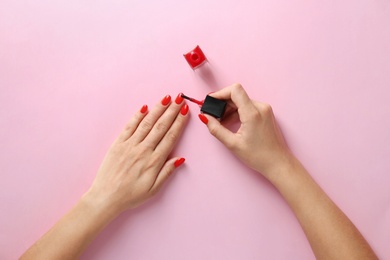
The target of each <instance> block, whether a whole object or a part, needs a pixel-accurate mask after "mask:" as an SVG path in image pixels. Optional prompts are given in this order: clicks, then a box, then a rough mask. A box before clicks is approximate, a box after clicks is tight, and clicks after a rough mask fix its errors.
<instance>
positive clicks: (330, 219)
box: [205, 84, 378, 259]
mask: <svg viewBox="0 0 390 260" xmlns="http://www.w3.org/2000/svg"><path fill="white" fill-rule="evenodd" d="M211 96H213V97H215V98H218V99H224V100H228V101H229V102H231V103H232V104H233V106H235V107H237V111H236V112H235V113H233V114H231V116H232V117H238V118H239V120H240V122H241V127H240V128H239V130H238V131H237V132H236V133H232V132H230V131H229V130H228V129H227V128H225V127H224V126H223V125H222V124H221V123H220V122H219V121H217V120H216V119H215V118H213V117H211V116H208V115H205V116H206V118H207V121H208V122H207V127H208V129H209V131H210V133H211V134H212V135H214V136H215V137H216V138H217V139H218V140H220V141H221V142H222V143H223V144H224V145H225V146H226V147H227V148H228V149H230V150H231V151H232V152H233V153H234V154H235V155H236V156H237V157H238V158H239V159H241V160H242V161H243V162H244V163H245V164H246V165H248V166H249V167H251V168H252V169H254V170H256V171H257V172H258V173H260V174H262V175H263V176H264V177H265V178H266V179H268V180H269V181H270V182H271V183H272V184H273V185H274V186H275V187H276V188H277V189H278V190H279V192H280V193H281V194H282V196H283V197H284V199H285V200H286V201H287V203H288V204H289V206H290V207H291V209H292V210H293V212H294V213H295V215H296V217H297V219H298V221H299V223H300V224H301V226H302V228H303V230H304V232H305V234H306V237H307V239H308V240H309V243H310V245H311V248H312V250H313V252H314V255H315V256H316V258H317V259H378V257H377V256H376V255H375V253H374V252H373V250H372V249H371V247H370V246H369V244H368V243H367V242H366V241H365V239H364V238H363V236H362V235H361V234H360V232H359V231H358V230H357V228H356V227H355V226H354V225H353V223H352V222H351V221H350V220H349V219H348V217H347V216H346V215H345V214H344V213H343V212H342V211H341V210H340V209H339V208H338V207H337V206H336V205H335V204H334V203H333V201H332V200H331V199H330V198H329V197H328V196H327V195H326V194H325V192H324V191H323V190H322V189H321V188H320V187H319V186H318V184H317V183H316V182H315V181H314V180H313V179H312V178H311V176H310V174H309V173H308V172H307V171H306V169H305V168H304V167H303V166H302V164H301V163H300V162H299V161H298V160H297V159H296V158H295V156H294V155H293V154H292V153H291V152H290V150H289V149H288V147H287V145H286V142H285V140H284V138H283V136H282V134H281V132H280V130H279V127H278V125H277V123H276V121H275V117H274V114H273V111H272V108H271V106H269V105H268V104H265V103H260V102H256V101H252V100H250V99H249V97H248V95H247V93H246V92H245V90H244V89H243V88H242V86H241V85H239V84H234V85H232V86H229V87H227V88H225V89H222V90H220V91H218V92H215V93H213V94H211Z"/></svg>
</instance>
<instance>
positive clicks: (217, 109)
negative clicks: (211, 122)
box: [181, 94, 227, 119]
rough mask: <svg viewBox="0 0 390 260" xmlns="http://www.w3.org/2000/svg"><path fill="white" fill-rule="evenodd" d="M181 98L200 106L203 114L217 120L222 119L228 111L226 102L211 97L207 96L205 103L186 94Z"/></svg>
mask: <svg viewBox="0 0 390 260" xmlns="http://www.w3.org/2000/svg"><path fill="white" fill-rule="evenodd" d="M181 97H182V98H185V99H188V100H189V101H191V102H194V103H196V104H198V105H199V106H200V111H201V112H203V113H205V114H208V115H211V116H213V117H215V118H217V119H222V117H223V115H224V113H225V110H226V105H227V103H226V101H223V100H220V99H217V98H214V97H212V96H209V95H207V96H206V98H205V99H204V100H203V101H199V100H196V99H194V98H191V97H188V96H186V95H184V94H181Z"/></svg>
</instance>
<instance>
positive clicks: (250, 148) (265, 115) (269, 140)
mask: <svg viewBox="0 0 390 260" xmlns="http://www.w3.org/2000/svg"><path fill="white" fill-rule="evenodd" d="M210 96H212V97H215V98H218V99H222V100H225V101H227V102H228V104H229V107H230V108H231V107H233V108H236V109H235V110H234V111H233V113H228V114H227V116H226V118H225V119H224V120H223V121H222V122H219V121H218V120H216V119H215V118H214V117H212V116H209V115H206V114H200V115H199V117H200V119H201V120H202V122H203V123H205V124H206V125H207V127H208V129H209V131H210V133H211V134H212V135H214V136H215V137H216V138H217V139H218V140H219V141H221V142H222V143H223V144H224V145H225V146H226V147H227V148H228V149H230V150H231V151H232V152H233V153H234V154H235V155H236V156H237V157H238V158H240V159H241V160H242V161H243V162H244V163H245V164H246V165H248V166H249V167H251V168H253V169H254V170H256V171H258V172H260V173H262V174H263V175H264V176H265V177H267V178H269V177H270V175H272V173H273V172H274V171H275V170H277V168H279V167H282V165H283V163H285V162H286V163H289V161H290V160H291V159H292V158H293V155H292V154H291V153H290V150H289V149H288V147H287V145H286V143H285V141H284V138H283V136H282V134H281V132H280V130H279V127H278V125H277V123H276V121H275V117H274V114H273V112H272V108H271V106H270V105H268V104H265V103H259V102H256V101H252V100H251V99H250V98H249V97H248V95H247V93H246V92H245V90H244V89H243V87H242V86H241V85H240V84H234V85H231V86H229V87H226V88H224V89H222V90H220V91H217V92H214V93H212V94H210ZM234 118H238V120H239V121H240V123H241V125H240V128H239V129H238V131H237V132H236V133H233V132H231V131H230V130H229V129H227V128H226V127H224V126H223V124H224V121H229V120H231V119H234Z"/></svg>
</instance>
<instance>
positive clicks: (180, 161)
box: [174, 157, 186, 168]
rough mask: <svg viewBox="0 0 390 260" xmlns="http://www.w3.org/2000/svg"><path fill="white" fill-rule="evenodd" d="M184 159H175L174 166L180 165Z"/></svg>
mask: <svg viewBox="0 0 390 260" xmlns="http://www.w3.org/2000/svg"><path fill="white" fill-rule="evenodd" d="M185 160H186V159H185V158H183V157H182V158H179V159H177V160H176V161H175V163H174V165H175V168H177V167H179V166H180V165H182V164H183V163H184V161H185Z"/></svg>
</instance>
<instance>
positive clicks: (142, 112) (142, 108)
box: [140, 105, 148, 114]
mask: <svg viewBox="0 0 390 260" xmlns="http://www.w3.org/2000/svg"><path fill="white" fill-rule="evenodd" d="M146 111H148V105H143V106H142V107H141V110H140V112H141V114H144V113H146Z"/></svg>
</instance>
